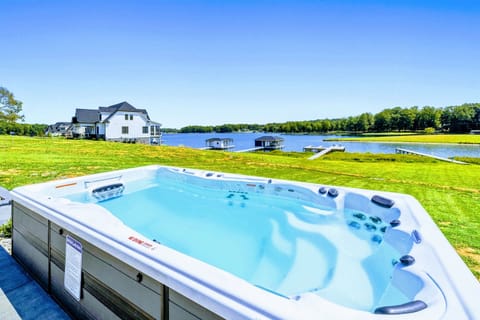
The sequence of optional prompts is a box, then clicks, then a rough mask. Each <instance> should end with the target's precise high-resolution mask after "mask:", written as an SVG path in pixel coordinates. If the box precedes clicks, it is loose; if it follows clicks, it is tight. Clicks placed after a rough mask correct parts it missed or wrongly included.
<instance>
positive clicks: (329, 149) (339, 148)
mask: <svg viewBox="0 0 480 320" xmlns="http://www.w3.org/2000/svg"><path fill="white" fill-rule="evenodd" d="M309 147H310V146H307V147H304V148H303V150H304V151H306V150H312V151H313V150H319V151H318V152H317V153H315V154H314V155H313V156H311V157H310V158H308V160H315V159H317V158H320V157H321V156H324V155H326V154H327V153H330V152H334V151H341V152H343V151H345V147H344V146H331V147H326V148H323V147H312V148H310V149H309ZM320 148H322V149H321V151H320Z"/></svg>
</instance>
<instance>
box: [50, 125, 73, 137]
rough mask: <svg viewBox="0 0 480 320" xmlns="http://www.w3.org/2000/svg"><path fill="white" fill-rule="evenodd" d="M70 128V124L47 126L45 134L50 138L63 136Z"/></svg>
mask: <svg viewBox="0 0 480 320" xmlns="http://www.w3.org/2000/svg"><path fill="white" fill-rule="evenodd" d="M71 126H72V123H71V122H57V123H55V124H51V125H49V126H48V127H47V130H46V131H45V134H46V135H49V136H52V137H58V136H65V135H66V134H67V132H68V131H69V129H70V127H71Z"/></svg>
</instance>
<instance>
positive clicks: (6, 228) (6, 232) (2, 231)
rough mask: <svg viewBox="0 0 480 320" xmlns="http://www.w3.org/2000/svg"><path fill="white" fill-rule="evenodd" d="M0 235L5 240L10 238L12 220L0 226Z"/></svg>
mask: <svg viewBox="0 0 480 320" xmlns="http://www.w3.org/2000/svg"><path fill="white" fill-rule="evenodd" d="M0 235H2V236H3V237H5V238H11V237H12V219H8V221H7V222H5V223H4V224H3V225H1V226H0Z"/></svg>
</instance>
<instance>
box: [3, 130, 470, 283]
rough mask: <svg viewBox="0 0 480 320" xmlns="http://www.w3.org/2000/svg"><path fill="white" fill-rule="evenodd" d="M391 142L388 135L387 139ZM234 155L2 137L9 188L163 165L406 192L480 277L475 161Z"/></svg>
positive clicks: (338, 155) (5, 181)
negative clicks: (117, 170) (461, 162)
mask: <svg viewBox="0 0 480 320" xmlns="http://www.w3.org/2000/svg"><path fill="white" fill-rule="evenodd" d="M390 139H391V137H390ZM308 156H309V154H303V153H294V152H289V153H283V152H272V153H263V152H261V153H233V152H216V151H201V150H195V149H190V148H179V147H167V146H160V147H152V146H144V145H135V144H123V143H111V142H103V141H82V140H64V139H52V138H26V137H10V136H0V185H1V186H3V187H6V188H8V189H12V188H14V187H16V186H20V185H25V184H31V183H34V182H42V181H48V180H53V179H60V178H66V177H74V176H80V175H85V174H91V173H96V172H104V171H110V170H114V169H121V168H130V167H137V166H142V165H147V164H165V165H173V166H180V167H190V168H199V169H208V170H216V171H225V172H232V173H242V174H249V175H257V176H264V177H272V178H281V179H289V180H299V181H308V182H314V183H320V184H328V185H338V186H349V187H356V188H365V189H375V190H384V191H392V192H400V193H407V194H411V195H413V196H414V197H415V198H417V199H418V200H419V201H420V203H421V204H422V205H423V206H424V207H425V209H426V210H427V211H428V212H429V213H430V215H431V216H432V218H433V219H434V220H435V222H436V223H437V224H438V226H439V227H440V229H441V230H442V231H443V232H444V234H445V235H446V237H447V238H448V239H449V241H450V243H451V244H452V245H453V246H454V247H455V248H456V250H457V252H458V253H459V254H460V255H461V256H462V258H463V259H464V261H465V262H466V263H467V265H468V266H469V267H470V269H471V270H472V272H473V273H474V274H475V276H476V277H477V278H479V279H480V216H479V213H480V165H479V164H478V162H477V164H471V165H456V164H451V163H445V162H440V161H436V160H432V159H427V158H422V157H416V156H407V155H375V154H373V155H372V154H351V153H333V154H330V155H327V156H325V157H323V158H321V159H317V160H314V161H309V160H306V158H307V157H308Z"/></svg>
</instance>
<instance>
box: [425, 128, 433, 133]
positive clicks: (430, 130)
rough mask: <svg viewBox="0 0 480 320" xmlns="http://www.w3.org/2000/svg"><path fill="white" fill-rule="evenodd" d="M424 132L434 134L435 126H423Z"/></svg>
mask: <svg viewBox="0 0 480 320" xmlns="http://www.w3.org/2000/svg"><path fill="white" fill-rule="evenodd" d="M424 131H425V134H434V133H435V128H432V127H428V128H425V130H424Z"/></svg>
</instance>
